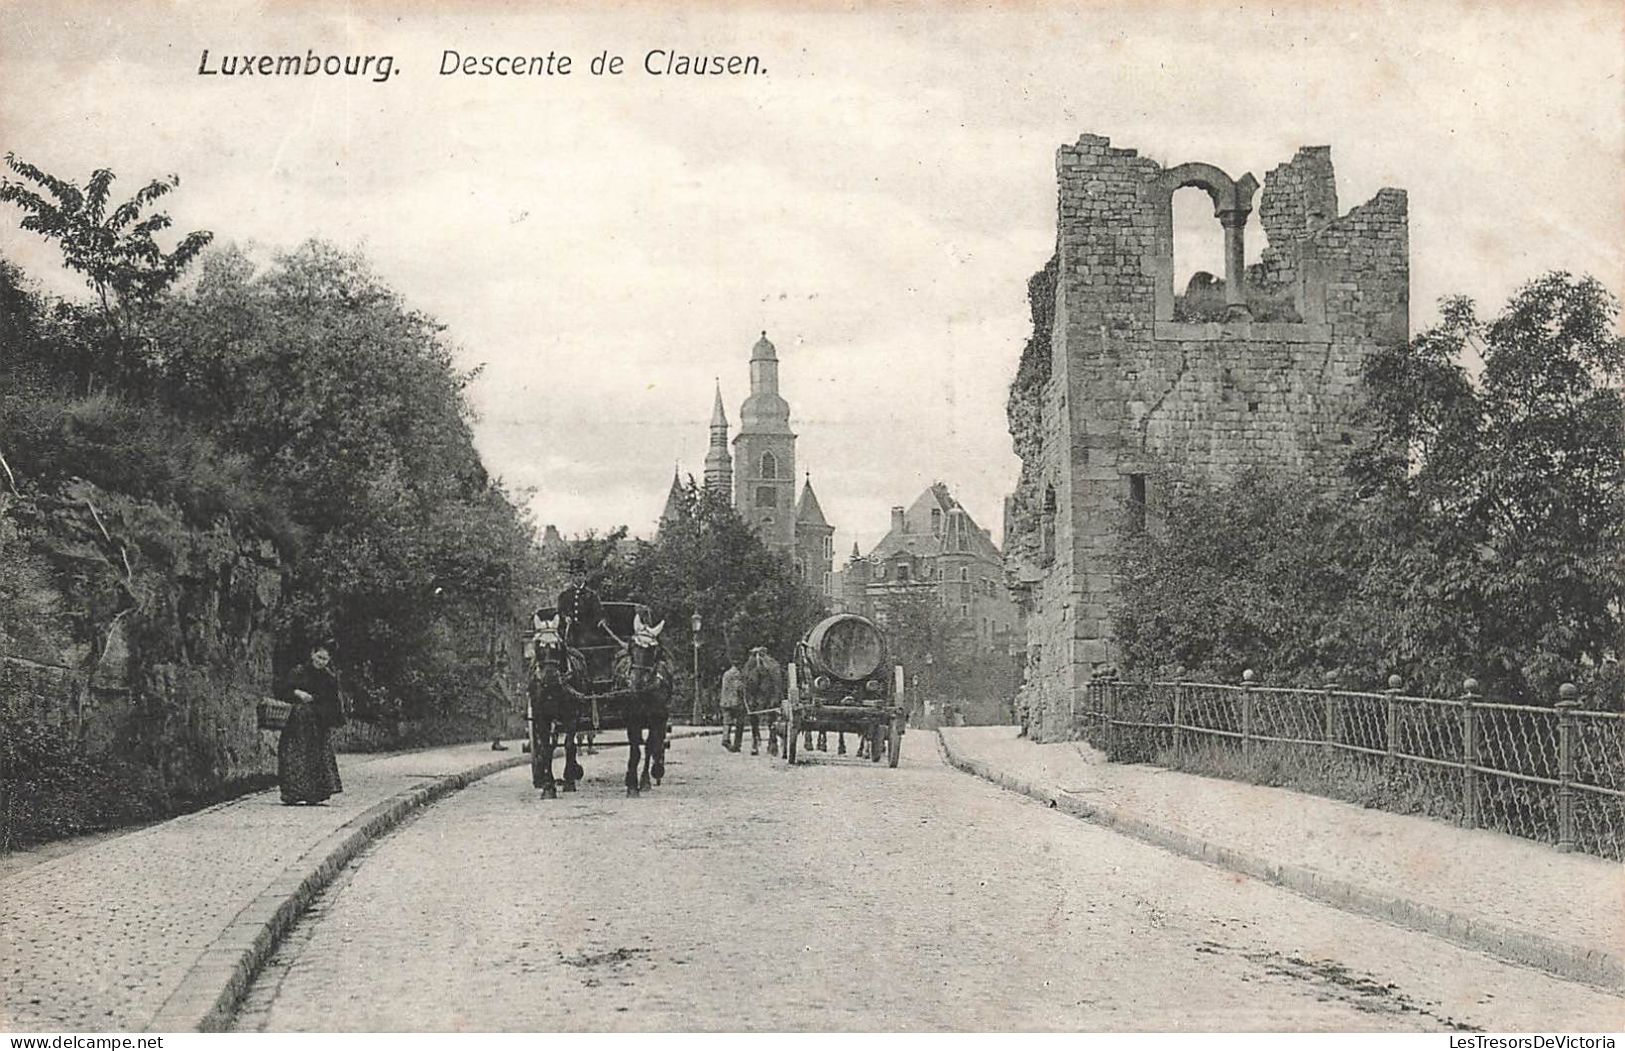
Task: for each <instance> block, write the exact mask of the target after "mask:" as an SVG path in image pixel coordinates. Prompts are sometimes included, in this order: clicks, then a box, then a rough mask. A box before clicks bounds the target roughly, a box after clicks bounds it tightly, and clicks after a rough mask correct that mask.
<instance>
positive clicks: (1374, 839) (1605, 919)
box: [942, 726, 1625, 991]
mask: <svg viewBox="0 0 1625 1051" xmlns="http://www.w3.org/2000/svg"><path fill="white" fill-rule="evenodd" d="M942 741H943V745H944V749H945V751H946V753H947V755H948V758H949V761H950V762H953V763H954V765H956V766H959V767H961V769H968V770H970V772H972V773H976V774H980V775H981V776H983V777H987V778H988V779H990V780H994V781H999V782H1001V783H1003V784H1005V785H1006V786H1007V787H1010V788H1013V789H1015V790H1016V791H1021V792H1024V793H1025V794H1027V795H1030V796H1033V797H1034V798H1037V799H1039V800H1040V801H1043V802H1046V803H1049V804H1051V805H1053V806H1056V807H1058V808H1060V809H1065V810H1067V811H1069V812H1071V813H1073V814H1075V815H1077V816H1079V817H1083V818H1085V819H1087V820H1091V821H1095V822H1098V823H1101V824H1106V825H1110V826H1112V827H1115V828H1117V829H1118V830H1120V831H1122V832H1124V833H1126V834H1128V835H1132V836H1134V837H1136V838H1139V839H1142V840H1147V841H1149V842H1152V843H1155V844H1157V845H1158V846H1163V847H1167V848H1169V849H1171V850H1174V851H1176V852H1178V853H1181V854H1186V855H1189V856H1193V857H1198V858H1200V859H1202V860H1205V861H1210V862H1213V863H1215V864H1218V865H1221V866H1223V867H1226V868H1230V869H1233V870H1235V871H1237V872H1242V873H1245V874H1247V875H1251V876H1255V877H1257V878H1261V879H1265V880H1267V881H1269V882H1272V883H1277V884H1280V885H1283V886H1286V887H1289V888H1290V889H1293V890H1296V891H1299V892H1301V893H1304V894H1306V895H1308V896H1310V897H1314V898H1318V899H1320V900H1322V901H1326V902H1328V903H1330V904H1333V905H1337V906H1339V907H1343V908H1348V909H1350V910H1351V911H1355V912H1360V913H1364V914H1367V915H1376V916H1378V917H1379V918H1383V919H1389V920H1393V921H1396V922H1399V923H1403V924H1404V925H1406V926H1410V927H1416V928H1418V929H1421V930H1426V931H1428V932H1429V933H1433V934H1437V935H1440V936H1442V937H1445V938H1448V939H1449V940H1451V941H1455V942H1457V943H1459V944H1464V945H1468V946H1470V947H1472V948H1477V949H1482V950H1484V951H1487V952H1491V953H1493V954H1495V955H1497V956H1501V957H1502V958H1505V959H1510V960H1513V961H1514V962H1517V963H1524V964H1529V965H1531V966H1536V967H1541V968H1543V969H1545V970H1548V971H1551V972H1553V973H1556V974H1559V975H1561V976H1563V977H1567V978H1573V979H1577V980H1581V981H1587V982H1590V983H1592V984H1595V985H1599V986H1602V987H1605V988H1611V989H1614V990H1615V991H1620V990H1621V989H1625V971H1622V966H1621V963H1622V957H1625V866H1621V865H1619V864H1618V863H1614V862H1609V861H1604V860H1602V859H1600V858H1595V857H1591V856H1588V855H1584V854H1560V853H1558V852H1557V851H1556V850H1555V849H1553V848H1552V847H1549V846H1543V845H1541V844H1537V843H1533V842H1530V841H1527V840H1520V839H1516V838H1514V837H1511V836H1505V835H1502V834H1500V833H1496V832H1488V831H1484V830H1478V829H1465V828H1459V827H1456V826H1454V825H1450V824H1446V823H1444V822H1441V821H1435V820H1431V819H1428V818H1420V817H1407V816H1403V815H1399V814H1391V813H1387V812H1385V811H1381V810H1368V809H1366V808H1363V807H1359V806H1356V805H1354V804H1351V803H1343V802H1338V801H1336V800H1331V799H1324V798H1321V797H1319V796H1312V795H1306V794H1303V793H1299V792H1293V791H1290V790H1287V789H1280V788H1267V787H1264V786H1261V785H1250V784H1242V783H1239V782H1235V781H1226V780H1222V779H1218V778H1208V777H1201V776H1198V775H1195V774H1185V773H1179V772H1176V771H1172V770H1166V769H1163V768H1161V767H1156V766H1145V765H1137V764H1122V763H1109V762H1107V761H1106V760H1105V758H1104V757H1103V756H1102V755H1101V754H1100V753H1099V752H1097V751H1096V750H1094V749H1093V748H1090V747H1089V746H1088V745H1086V744H1082V743H1081V742H1066V743H1061V744H1044V745H1040V744H1034V743H1032V742H1031V741H1028V740H1025V739H1021V738H1018V737H1016V731H1015V728H1014V727H1003V726H1001V727H977V728H961V729H945V730H943V731H942Z"/></svg>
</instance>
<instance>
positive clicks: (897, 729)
mask: <svg viewBox="0 0 1625 1051" xmlns="http://www.w3.org/2000/svg"><path fill="white" fill-rule="evenodd" d="M886 746H887V747H888V748H889V749H890V750H891V754H890V755H889V756H887V757H886V761H887V762H888V763H890V764H891V765H892V766H896V765H897V753H898V752H900V751H902V750H903V717H902V716H901V715H899V716H897V717H896V718H894V719H893V720H892V721H891V738H890V739H889V740H887V742H886Z"/></svg>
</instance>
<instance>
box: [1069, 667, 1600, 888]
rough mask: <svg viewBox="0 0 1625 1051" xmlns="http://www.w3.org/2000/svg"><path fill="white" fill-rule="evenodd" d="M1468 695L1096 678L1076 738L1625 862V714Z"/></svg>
mask: <svg viewBox="0 0 1625 1051" xmlns="http://www.w3.org/2000/svg"><path fill="white" fill-rule="evenodd" d="M1477 689H1478V686H1477V683H1475V682H1474V681H1473V680H1471V679H1469V680H1467V683H1466V689H1465V691H1464V693H1463V694H1462V696H1461V697H1459V698H1456V699H1453V700H1451V699H1444V698H1438V697H1417V696H1411V695H1408V694H1405V693H1403V692H1401V691H1400V689H1399V688H1398V687H1397V685H1396V686H1394V687H1392V688H1390V689H1388V690H1384V691H1381V692H1362V691H1353V690H1344V689H1341V688H1340V687H1339V686H1338V685H1337V684H1336V683H1335V682H1329V683H1328V684H1327V686H1326V688H1324V689H1300V688H1282V687H1270V686H1262V685H1259V684H1257V683H1255V682H1254V681H1253V676H1252V673H1251V672H1248V673H1247V674H1246V676H1245V677H1244V681H1243V682H1242V683H1241V684H1240V685H1227V684H1221V683H1199V682H1158V681H1152V682H1135V681H1129V680H1120V679H1096V680H1094V681H1092V682H1090V683H1088V684H1087V685H1086V686H1085V687H1084V688H1083V690H1082V692H1081V696H1080V697H1079V698H1078V699H1077V703H1076V705H1075V707H1074V717H1075V720H1076V725H1077V730H1078V733H1079V735H1080V736H1082V737H1083V738H1084V739H1086V740H1088V741H1089V742H1090V743H1091V744H1093V745H1095V746H1096V747H1098V748H1100V749H1101V750H1102V751H1104V752H1105V753H1106V754H1107V755H1108V756H1109V757H1110V758H1111V759H1113V760H1115V761H1119V762H1149V763H1155V764H1158V765H1163V766H1177V767H1180V768H1188V769H1194V770H1201V771H1204V772H1211V773H1218V774H1222V775H1225V776H1232V777H1237V778H1241V779H1245V780H1252V781H1259V782H1262V783H1267V784H1283V785H1290V786H1292V787H1296V788H1302V789H1306V790H1309V791H1315V792H1320V793H1322V794H1327V795H1334V796H1339V797H1343V798H1350V799H1354V800H1357V801H1359V802H1362V803H1365V804H1366V805H1369V806H1377V807H1382V808H1384V809H1390V810H1397V811H1400V812H1404V813H1422V814H1426V815H1429V816H1432V817H1438V818H1444V819H1448V820H1453V821H1456V822H1458V823H1460V824H1462V825H1466V826H1468V827H1472V828H1487V829H1494V830H1497V831H1501V832H1506V833H1509V834H1511V835H1515V836H1521V837H1524V838H1526V839H1533V840H1538V841H1541V842H1546V843H1552V844H1555V845H1556V846H1557V847H1558V849H1560V850H1582V851H1585V852H1587V853H1591V854H1597V855H1600V856H1602V857H1606V858H1613V859H1625V715H1621V714H1620V713H1617V712H1600V711H1589V710H1585V709H1582V708H1580V707H1579V704H1578V701H1577V700H1576V698H1575V692H1574V688H1573V687H1572V686H1567V685H1565V686H1564V688H1563V690H1562V695H1561V696H1560V698H1559V699H1558V702H1557V704H1556V705H1555V706H1554V707H1551V708H1540V707H1532V706H1526V705H1513V704H1498V703H1493V702H1488V701H1485V700H1484V699H1483V698H1482V697H1481V696H1479V694H1478V692H1477Z"/></svg>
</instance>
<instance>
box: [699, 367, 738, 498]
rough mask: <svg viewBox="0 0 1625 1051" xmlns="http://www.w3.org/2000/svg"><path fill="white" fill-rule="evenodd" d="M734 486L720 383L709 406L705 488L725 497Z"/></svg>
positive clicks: (719, 382)
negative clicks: (709, 434) (713, 400)
mask: <svg viewBox="0 0 1625 1051" xmlns="http://www.w3.org/2000/svg"><path fill="white" fill-rule="evenodd" d="M733 486H734V468H733V456H732V455H731V454H730V453H729V452H728V413H727V412H726V411H724V409H723V408H722V381H721V380H720V379H719V380H718V381H717V397H716V402H715V403H714V404H713V405H712V406H711V444H710V447H709V448H708V449H707V450H706V453H705V488H706V490H707V491H708V492H714V493H721V494H722V495H723V496H724V497H727V496H728V495H729V494H730V493H731V492H732V491H733Z"/></svg>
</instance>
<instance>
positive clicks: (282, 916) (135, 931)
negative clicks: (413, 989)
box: [0, 727, 717, 1032]
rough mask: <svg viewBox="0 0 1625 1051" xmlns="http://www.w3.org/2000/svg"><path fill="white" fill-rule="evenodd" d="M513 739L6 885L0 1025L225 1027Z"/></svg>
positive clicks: (400, 756)
mask: <svg viewBox="0 0 1625 1051" xmlns="http://www.w3.org/2000/svg"><path fill="white" fill-rule="evenodd" d="M673 729H674V731H675V732H676V733H677V734H678V735H679V736H680V735H682V734H683V733H685V731H684V730H683V728H681V727H674V728H673ZM712 732H713V733H715V732H717V731H712ZM607 743H610V742H600V749H599V761H603V760H604V759H605V758H607V757H609V756H613V755H614V754H615V753H614V751H612V750H608V751H607V750H606V749H605V748H604V747H603V746H604V744H607ZM509 744H510V746H511V749H512V750H511V751H506V752H493V751H492V750H491V746H490V744H489V743H486V744H483V745H480V744H471V745H458V746H453V747H449V748H435V749H427V750H423V751H415V752H401V753H393V754H387V755H379V756H373V755H341V756H340V757H339V768H340V771H341V774H342V777H343V781H344V792H343V793H341V794H340V795H338V796H335V797H334V798H333V799H332V800H331V801H330V803H329V804H328V805H326V806H319V807H305V806H299V807H287V806H283V805H281V802H280V800H279V798H278V795H277V792H276V791H275V790H271V791H268V792H260V793H256V794H254V795H250V796H245V797H243V798H241V799H236V800H232V801H230V802H227V803H222V804H219V805H218V806H213V807H210V808H208V809H207V810H200V811H198V812H197V813H195V814H188V815H186V816H184V817H179V818H176V819H174V820H172V821H166V822H163V823H162V824H158V825H153V826H150V827H148V828H143V829H140V830H138V831H134V832H130V833H129V834H127V835H123V836H117V837H114V838H111V839H105V840H102V841H100V842H96V843H94V844H93V845H90V846H86V847H85V848H84V849H83V850H79V851H76V852H73V853H71V854H68V855H65V856H62V857H57V858H54V859H52V860H50V861H45V862H42V863H40V864H37V865H33V866H31V867H28V868H25V869H23V870H22V871H19V872H16V873H14V874H12V875H10V876H7V877H6V878H4V879H0V1030H12V1031H15V1030H36V1031H37V1030H46V1031H49V1030H92V1031H103V1032H105V1031H109V1030H120V1031H142V1030H154V1031H175V1030H181V1029H190V1028H196V1027H199V1026H212V1025H214V1024H218V1023H219V1022H222V1021H224V1019H223V1018H222V1017H220V1016H219V1008H218V1006H217V1005H218V1004H219V1003H222V1002H224V1003H229V1001H230V999H231V998H232V997H231V993H232V992H233V991H234V990H238V991H240V985H241V983H245V982H246V980H247V978H248V976H249V975H248V973H246V972H247V971H251V970H252V968H253V967H254V966H256V965H257V963H258V960H259V959H261V958H263V954H264V953H265V952H268V951H269V949H270V947H271V943H273V942H274V941H275V940H276V938H277V937H279V936H280V934H281V930H282V929H283V928H284V927H285V926H286V924H287V923H288V922H289V921H291V920H292V918H293V917H294V916H296V915H297V912H298V910H299V908H300V907H302V905H303V903H304V902H305V901H307V900H309V897H310V896H311V895H312V894H314V893H315V891H316V890H318V889H319V888H320V887H321V886H322V885H324V884H325V883H326V881H327V880H328V879H330V878H331V876H332V875H333V872H334V871H336V870H337V869H338V868H339V867H341V866H342V864H343V862H344V861H345V860H348V858H349V856H351V855H352V854H354V853H355V851H356V850H359V849H360V847H361V846H363V845H364V844H365V843H366V842H367V841H369V840H370V839H372V838H375V837H376V836H378V835H381V834H383V832H385V831H387V830H388V828H390V827H393V825H394V824H396V823H398V822H399V821H400V820H401V819H402V818H403V817H405V816H406V814H407V813H409V812H410V811H411V810H413V809H416V808H417V807H419V806H422V805H425V804H427V803H428V802H431V801H432V800H433V799H436V798H439V796H441V795H443V794H445V793H446V792H449V791H452V790H455V789H456V788H460V787H462V786H463V785H465V784H467V783H468V782H469V781H470V780H473V779H475V778H478V777H482V776H485V775H486V774H489V773H494V772H495V771H496V770H498V769H504V768H507V767H510V766H516V765H521V764H524V763H528V762H529V756H527V755H524V754H522V753H521V752H520V750H519V747H518V743H517V742H509ZM679 747H681V746H679Z"/></svg>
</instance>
